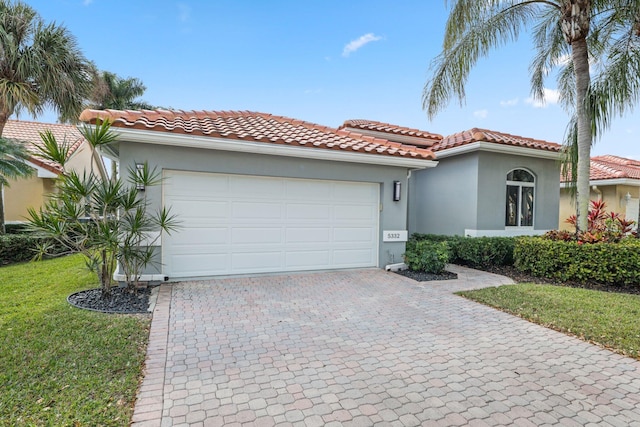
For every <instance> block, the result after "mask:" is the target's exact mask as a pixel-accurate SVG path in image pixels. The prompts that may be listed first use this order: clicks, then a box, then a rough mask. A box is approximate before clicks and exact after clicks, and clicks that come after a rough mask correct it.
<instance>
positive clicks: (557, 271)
mask: <svg viewBox="0 0 640 427" xmlns="http://www.w3.org/2000/svg"><path fill="white" fill-rule="evenodd" d="M514 257H515V267H516V268H517V269H518V270H520V271H524V272H528V273H531V274H532V275H534V276H538V277H546V278H549V279H554V280H557V281H559V282H568V281H573V282H580V283H586V282H599V283H606V284H613V285H619V286H623V285H624V286H638V285H640V269H638V265H640V242H638V241H637V240H636V239H624V240H622V241H620V242H618V243H612V242H599V243H593V244H585V243H583V242H582V241H563V240H550V239H547V238H539V237H536V238H534V237H530V238H520V239H518V241H517V242H516V247H515V251H514Z"/></svg>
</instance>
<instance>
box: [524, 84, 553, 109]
mask: <svg viewBox="0 0 640 427" xmlns="http://www.w3.org/2000/svg"><path fill="white" fill-rule="evenodd" d="M543 93H544V99H543V100H538V99H533V98H527V99H526V101H525V102H526V103H527V104H529V105H531V106H533V107H534V108H547V107H548V106H549V104H557V103H558V101H559V100H560V92H559V91H558V90H556V89H548V88H544V89H543Z"/></svg>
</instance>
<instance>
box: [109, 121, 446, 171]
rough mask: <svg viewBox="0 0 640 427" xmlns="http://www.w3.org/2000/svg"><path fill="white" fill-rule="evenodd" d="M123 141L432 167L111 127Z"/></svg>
mask: <svg viewBox="0 0 640 427" xmlns="http://www.w3.org/2000/svg"><path fill="white" fill-rule="evenodd" d="M111 129H112V130H113V131H114V132H116V133H117V134H118V136H119V138H120V139H121V140H123V141H129V142H139V143H143V144H156V145H171V146H175V147H189V148H202V149H209V150H224V151H234V152H239V153H255V154H267V155H274V156H285V157H300V158H307V159H316V160H330V161H336V162H349V163H365V164H371V165H384V166H399V167H407V168H415V169H426V168H432V167H435V166H436V165H437V164H438V162H437V161H435V160H424V159H416V158H403V157H394V156H386V155H375V154H365V153H353V152H344V151H342V150H339V149H337V150H331V149H321V148H311V147H292V146H288V145H282V144H270V143H260V142H251V141H241V140H237V139H225V138H212V137H208V136H194V135H182V134H173V133H170V132H156V131H146V130H138V129H135V130H134V129H121V128H117V127H115V128H113V127H112V128H111Z"/></svg>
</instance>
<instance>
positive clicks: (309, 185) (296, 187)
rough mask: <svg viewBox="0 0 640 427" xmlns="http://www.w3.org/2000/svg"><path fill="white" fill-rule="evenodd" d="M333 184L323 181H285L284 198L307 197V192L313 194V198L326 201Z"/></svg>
mask: <svg viewBox="0 0 640 427" xmlns="http://www.w3.org/2000/svg"><path fill="white" fill-rule="evenodd" d="M332 190H333V185H331V183H329V182H325V181H315V182H314V181H311V180H299V181H287V183H286V199H287V200H300V199H308V198H309V194H313V198H314V200H318V201H323V200H324V201H327V200H331V194H332Z"/></svg>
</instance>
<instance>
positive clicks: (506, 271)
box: [396, 265, 640, 295]
mask: <svg viewBox="0 0 640 427" xmlns="http://www.w3.org/2000/svg"><path fill="white" fill-rule="evenodd" d="M479 269H480V270H483V271H487V272H489V273H494V274H500V275H501V276H506V277H510V278H511V279H513V281H514V282H516V283H537V284H543V285H556V286H568V287H572V288H582V289H591V290H596V291H604V292H616V293H625V294H633V295H640V286H625V285H611V284H604V283H598V282H595V281H591V282H587V283H578V282H567V283H558V282H556V281H554V280H551V279H545V278H544V277H536V276H532V275H530V274H527V273H523V272H521V271H518V270H517V269H516V268H515V267H514V266H512V265H502V266H490V267H487V268H479ZM396 273H397V274H400V275H402V276H405V277H408V278H410V279H413V280H415V281H417V282H426V281H430V280H451V279H457V278H458V275H457V274H455V273H451V272H449V271H446V272H444V273H443V274H430V273H426V272H424V271H410V270H402V271H396Z"/></svg>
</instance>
